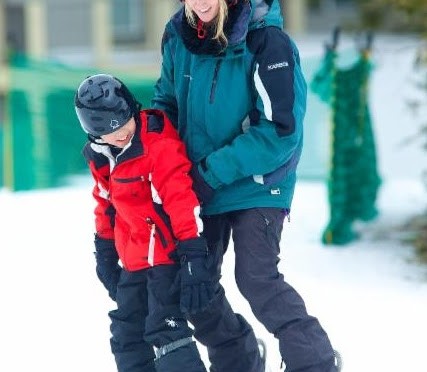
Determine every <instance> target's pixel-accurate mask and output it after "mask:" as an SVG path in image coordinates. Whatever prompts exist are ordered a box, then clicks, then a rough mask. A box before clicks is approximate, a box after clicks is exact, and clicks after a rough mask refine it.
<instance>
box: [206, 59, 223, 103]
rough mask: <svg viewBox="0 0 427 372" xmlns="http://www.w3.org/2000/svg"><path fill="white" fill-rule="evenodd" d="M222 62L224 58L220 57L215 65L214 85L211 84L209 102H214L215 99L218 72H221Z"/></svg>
mask: <svg viewBox="0 0 427 372" xmlns="http://www.w3.org/2000/svg"><path fill="white" fill-rule="evenodd" d="M221 62H222V60H221V59H219V60H218V61H217V62H216V65H215V70H214V76H213V79H212V85H211V92H210V95H209V103H213V101H214V99H215V89H216V84H217V82H218V73H219V68H220V67H221Z"/></svg>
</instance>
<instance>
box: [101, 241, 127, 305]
mask: <svg viewBox="0 0 427 372" xmlns="http://www.w3.org/2000/svg"><path fill="white" fill-rule="evenodd" d="M95 249H96V251H95V252H94V253H95V258H96V275H97V276H98V278H99V280H100V281H101V283H102V284H103V285H104V287H105V288H106V289H107V291H108V294H109V296H110V297H111V299H112V300H113V301H115V300H116V293H117V283H118V282H119V277H120V272H121V271H122V268H121V267H120V265H119V256H118V254H117V251H116V247H115V245H114V240H111V239H103V238H100V237H99V236H98V235H95Z"/></svg>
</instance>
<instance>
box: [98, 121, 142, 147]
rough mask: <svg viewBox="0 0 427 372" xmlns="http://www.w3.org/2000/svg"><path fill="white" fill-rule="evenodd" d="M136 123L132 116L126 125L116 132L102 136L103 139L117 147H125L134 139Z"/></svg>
mask: <svg viewBox="0 0 427 372" xmlns="http://www.w3.org/2000/svg"><path fill="white" fill-rule="evenodd" d="M135 129H136V123H135V119H134V118H131V119H130V120H129V121H128V122H127V123H126V124H125V125H123V126H122V127H121V128H119V129H117V130H116V131H115V132H113V133H110V134H105V135H103V136H101V139H102V140H103V141H105V142H106V143H108V144H109V145H113V146H116V147H120V148H123V147H125V146H126V145H127V144H128V143H129V141H130V140H131V139H132V136H133V135H134V134H135Z"/></svg>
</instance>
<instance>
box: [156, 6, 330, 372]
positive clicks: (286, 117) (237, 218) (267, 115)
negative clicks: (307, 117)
mask: <svg viewBox="0 0 427 372" xmlns="http://www.w3.org/2000/svg"><path fill="white" fill-rule="evenodd" d="M282 24H283V20H282V18H281V12H280V6H279V3H278V1H277V0H270V1H267V0H264V1H263V0H253V1H247V0H234V1H226V0H200V1H198V0H185V1H184V6H183V7H182V8H181V9H180V10H179V11H178V12H177V13H176V14H175V15H174V16H173V17H172V18H171V20H170V21H169V22H168V24H167V25H166V28H165V32H164V36H163V41H162V54H163V64H162V70H161V77H160V79H159V81H158V82H157V84H156V89H155V96H154V99H153V102H152V103H153V107H155V108H158V109H162V110H164V111H165V112H167V114H168V116H169V117H170V118H171V120H172V122H173V123H174V124H175V126H176V127H177V129H178V131H179V134H180V136H181V138H182V139H183V140H184V142H185V143H186V145H187V150H188V154H189V157H190V159H191V160H192V162H193V168H192V171H191V175H192V177H193V181H194V184H193V188H194V189H195V191H196V193H197V194H198V196H199V199H200V201H201V203H202V207H203V210H202V212H203V221H204V236H205V238H206V239H207V241H208V247H209V249H210V250H212V251H213V252H214V253H215V254H216V255H218V256H219V259H218V270H220V266H221V263H222V256H223V254H224V253H225V251H226V249H227V246H228V244H229V240H230V237H232V238H233V241H234V250H235V257H236V263H235V278H236V283H237V285H238V288H239V290H240V292H241V293H242V295H243V296H244V297H245V298H246V299H247V300H248V302H249V304H250V306H251V308H252V311H253V313H254V314H255V316H256V317H257V319H258V320H259V321H260V322H261V323H262V324H264V325H265V327H266V328H267V329H268V330H269V331H270V332H271V333H273V334H274V336H275V337H277V339H278V340H279V348H280V353H281V355H282V358H283V360H284V362H285V364H286V371H300V372H302V371H305V372H333V371H336V370H337V368H336V366H335V358H334V352H333V349H332V346H331V343H330V341H329V339H328V336H327V334H326V333H325V331H324V330H323V329H322V327H321V325H320V324H319V321H318V320H317V319H316V318H315V317H313V316H310V315H308V314H307V311H306V308H305V304H304V301H303V299H302V298H301V296H300V295H299V294H298V293H297V292H296V291H295V289H293V288H292V287H291V286H290V285H289V284H288V283H286V282H285V281H284V278H283V275H282V274H281V273H280V272H279V271H278V268H277V263H278V262H279V258H278V256H279V253H280V245H279V243H280V238H281V233H282V227H283V222H284V219H285V218H286V217H288V219H289V213H290V208H291V202H292V197H293V192H294V187H295V182H296V167H297V164H298V161H299V158H300V154H301V148H302V138H303V128H302V124H303V119H304V114H305V109H306V94H307V92H306V83H305V80H304V77H303V75H302V71H301V67H300V64H299V55H298V50H297V48H296V46H295V44H294V43H293V42H292V40H291V39H290V38H289V36H288V35H287V34H285V33H284V32H283V31H282V30H281V27H282ZM220 293H221V295H220V296H219V299H217V300H216V301H215V302H214V303H213V304H211V306H210V308H209V310H208V311H205V312H202V313H200V314H197V315H195V316H192V315H190V320H191V322H192V323H193V324H194V326H195V337H196V338H197V339H198V340H199V341H200V342H201V343H203V344H204V345H206V346H207V347H208V350H209V357H210V361H211V363H212V367H211V368H212V369H211V370H212V371H218V372H220V371H221V372H222V371H242V372H248V371H257V372H260V371H262V370H263V367H262V363H261V362H260V356H259V353H257V352H256V350H255V336H254V334H253V330H252V328H251V327H250V326H249V325H248V323H247V322H246V321H245V320H244V318H242V317H241V316H240V315H238V314H234V313H233V312H232V310H231V308H230V305H229V303H228V302H227V300H226V298H225V296H224V291H223V289H222V288H220ZM214 325H215V327H214Z"/></svg>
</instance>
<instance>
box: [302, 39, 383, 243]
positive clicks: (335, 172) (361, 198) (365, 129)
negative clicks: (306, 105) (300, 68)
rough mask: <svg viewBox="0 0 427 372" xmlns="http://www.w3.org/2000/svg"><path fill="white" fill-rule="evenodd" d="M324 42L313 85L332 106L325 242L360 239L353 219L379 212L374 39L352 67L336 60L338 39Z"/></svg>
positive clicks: (343, 241) (321, 97)
mask: <svg viewBox="0 0 427 372" xmlns="http://www.w3.org/2000/svg"><path fill="white" fill-rule="evenodd" d="M334 36H335V37H334V43H333V44H332V45H328V46H327V47H326V52H325V55H324V58H323V61H322V64H321V66H320V68H319V69H318V71H317V73H316V74H315V75H314V78H313V80H312V82H311V89H312V91H313V92H314V93H316V94H317V95H318V96H319V97H320V99H321V100H322V101H324V102H326V103H327V104H329V105H330V107H331V114H332V115H331V133H330V143H331V156H330V168H329V176H328V198H329V207H330V220H329V223H328V225H327V226H326V228H325V230H324V232H323V235H322V242H323V243H324V244H327V245H331V244H334V245H344V244H347V243H349V242H351V241H353V240H354V239H356V238H357V234H356V232H355V231H354V229H353V224H354V221H355V220H361V221H370V220H372V219H374V218H375V217H376V216H377V214H378V211H377V208H376V199H377V192H378V189H379V186H380V183H381V181H380V177H379V175H378V171H377V158H376V148H375V139H374V133H373V129H372V119H371V114H370V111H369V104H368V100H369V99H368V83H369V76H370V73H371V70H372V64H371V62H370V53H369V52H370V39H369V43H367V44H366V45H365V46H364V47H363V48H360V49H358V56H357V58H356V61H354V62H353V63H352V64H351V65H350V66H347V67H345V68H343V67H339V66H338V65H337V57H338V55H337V52H336V41H337V39H336V38H337V34H335V35H334Z"/></svg>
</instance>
